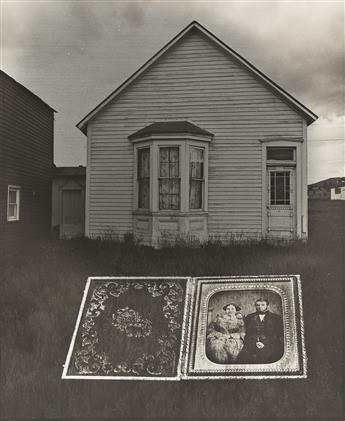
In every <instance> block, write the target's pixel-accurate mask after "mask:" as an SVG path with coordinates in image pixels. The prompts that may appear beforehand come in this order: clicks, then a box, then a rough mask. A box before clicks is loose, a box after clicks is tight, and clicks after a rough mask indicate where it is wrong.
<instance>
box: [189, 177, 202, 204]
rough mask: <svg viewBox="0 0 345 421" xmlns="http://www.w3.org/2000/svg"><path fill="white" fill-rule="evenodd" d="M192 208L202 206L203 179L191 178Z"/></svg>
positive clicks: (190, 201)
mask: <svg viewBox="0 0 345 421" xmlns="http://www.w3.org/2000/svg"><path fill="white" fill-rule="evenodd" d="M189 207H190V209H201V208H202V181H200V180H190V196H189Z"/></svg>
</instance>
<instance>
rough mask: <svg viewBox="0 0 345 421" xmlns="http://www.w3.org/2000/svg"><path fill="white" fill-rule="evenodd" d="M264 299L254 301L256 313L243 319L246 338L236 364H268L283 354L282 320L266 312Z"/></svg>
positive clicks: (266, 301)
mask: <svg viewBox="0 0 345 421" xmlns="http://www.w3.org/2000/svg"><path fill="white" fill-rule="evenodd" d="M268 307H269V302H268V300H267V299H266V298H259V299H258V300H256V301H255V308H256V312H255V313H251V314H248V316H246V317H245V319H244V325H245V331H246V336H245V338H244V346H243V349H242V351H241V353H240V355H239V357H238V360H237V362H238V363H240V364H241V363H242V364H268V363H273V362H275V361H278V360H279V359H280V358H281V357H282V356H283V353H284V328H283V320H282V318H281V317H280V316H278V314H274V313H272V312H270V311H269V310H268Z"/></svg>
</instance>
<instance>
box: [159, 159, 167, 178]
mask: <svg viewBox="0 0 345 421" xmlns="http://www.w3.org/2000/svg"><path fill="white" fill-rule="evenodd" d="M159 176H160V177H169V162H161V164H160V172H159Z"/></svg>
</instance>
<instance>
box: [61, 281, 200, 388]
mask: <svg viewBox="0 0 345 421" xmlns="http://www.w3.org/2000/svg"><path fill="white" fill-rule="evenodd" d="M177 279H178V280H184V281H185V293H184V306H183V314H182V325H181V343H180V347H179V359H178V363H177V367H176V375H175V376H169V377H164V376H160V377H159V376H99V375H80V374H78V375H71V374H68V371H69V368H70V364H71V358H72V355H73V351H74V347H75V342H76V338H77V335H78V331H79V328H80V323H81V320H82V316H83V312H84V309H85V304H86V300H87V297H88V295H89V291H90V285H91V283H92V281H94V280H101V281H102V280H103V281H106V280H109V281H116V280H122V281H123V280H128V281H135V280H142V281H144V280H145V281H147V280H177ZM190 280H191V278H190V277H186V276H90V277H88V279H87V281H86V286H85V289H84V292H83V297H82V301H81V304H80V308H79V312H78V316H77V321H76V324H75V327H74V331H73V335H72V340H71V343H70V345H69V348H68V353H67V357H66V361H65V364H64V365H63V372H62V376H61V379H63V380H65V379H77V380H81V379H84V380H152V381H155V380H156V381H157V380H166V381H178V380H181V373H182V364H183V360H184V359H183V349H184V347H185V337H186V331H185V330H186V326H187V320H186V318H187V317H188V314H189V307H190V305H191V296H192V295H191V291H190V286H191V282H190Z"/></svg>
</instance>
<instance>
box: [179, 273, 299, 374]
mask: <svg viewBox="0 0 345 421" xmlns="http://www.w3.org/2000/svg"><path fill="white" fill-rule="evenodd" d="M192 283H193V305H192V306H190V314H189V321H190V323H189V327H188V333H187V340H186V349H185V352H184V354H185V361H184V364H183V370H184V371H183V378H187V379H195V380H202V379H276V378H279V379H288V378H294V379H301V378H306V377H307V357H306V350H305V341H304V325H303V309H302V292H301V280H300V276H299V275H278V276H247V277H245V276H241V277H237V276H234V277H202V278H201V277H200V278H193V280H192ZM235 290H238V291H244V293H245V291H251V292H253V291H256V290H258V291H259V290H260V291H262V290H267V291H271V292H275V293H277V294H278V295H279V296H280V297H281V301H282V319H283V325H284V354H283V356H282V358H281V359H279V360H278V361H276V362H273V363H269V364H238V363H237V364H217V363H214V362H212V361H210V360H209V359H208V358H207V355H206V350H205V341H206V328H207V326H206V325H207V313H208V303H209V300H210V298H211V297H212V295H214V294H216V293H217V292H221V291H235Z"/></svg>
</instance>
